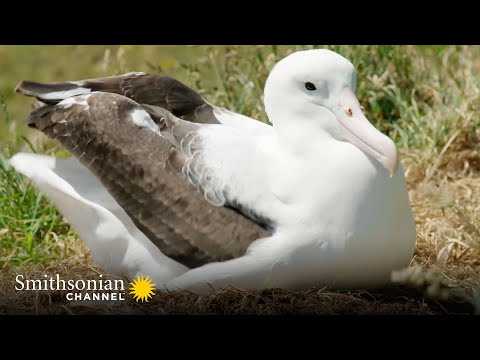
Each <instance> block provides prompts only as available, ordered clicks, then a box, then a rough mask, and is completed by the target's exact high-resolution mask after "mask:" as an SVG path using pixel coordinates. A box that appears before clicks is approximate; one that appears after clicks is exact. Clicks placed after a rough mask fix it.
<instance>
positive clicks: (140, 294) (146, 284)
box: [129, 275, 155, 302]
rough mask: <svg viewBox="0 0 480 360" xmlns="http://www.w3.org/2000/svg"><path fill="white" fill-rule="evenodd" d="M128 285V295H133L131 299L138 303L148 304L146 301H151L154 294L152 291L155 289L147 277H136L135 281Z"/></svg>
mask: <svg viewBox="0 0 480 360" xmlns="http://www.w3.org/2000/svg"><path fill="white" fill-rule="evenodd" d="M130 285H132V287H131V288H130V289H129V290H131V291H130V295H133V298H134V299H135V300H136V301H137V302H138V301H140V300H142V302H144V301H146V302H148V299H151V298H152V296H153V295H155V293H154V292H153V289H155V284H154V283H152V279H150V278H149V277H148V276H143V275H142V277H141V278H140V276H137V278H136V279H134V280H133V281H132V282H131V283H130Z"/></svg>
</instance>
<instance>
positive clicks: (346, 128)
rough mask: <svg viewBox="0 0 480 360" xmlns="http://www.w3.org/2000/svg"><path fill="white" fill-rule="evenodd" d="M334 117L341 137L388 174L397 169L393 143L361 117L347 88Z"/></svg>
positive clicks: (354, 97) (356, 103) (357, 105)
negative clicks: (375, 161)
mask: <svg viewBox="0 0 480 360" xmlns="http://www.w3.org/2000/svg"><path fill="white" fill-rule="evenodd" d="M335 116H336V117H337V120H338V121H339V122H340V124H341V125H342V130H343V136H344V137H345V139H346V140H348V141H349V142H350V143H352V144H353V145H355V146H356V147H358V148H359V149H360V150H362V151H363V152H365V153H366V154H368V155H370V156H371V157H373V158H374V159H376V160H377V161H378V162H379V163H380V164H382V165H383V167H384V168H385V169H387V171H388V172H389V173H390V177H392V176H393V175H395V173H396V172H397V168H398V152H397V147H396V146H395V143H394V142H393V141H392V140H391V139H390V138H389V137H388V136H386V135H384V134H382V133H381V132H380V131H378V130H377V129H376V128H375V127H374V126H373V125H372V124H371V123H370V121H368V119H367V118H366V117H365V115H363V111H362V107H361V106H360V104H359V102H358V100H357V97H356V96H355V94H354V93H353V91H352V90H351V89H349V88H345V89H343V90H342V92H341V94H340V106H339V107H338V108H337V109H336V110H335Z"/></svg>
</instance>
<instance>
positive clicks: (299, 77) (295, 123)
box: [264, 49, 398, 177]
mask: <svg viewBox="0 0 480 360" xmlns="http://www.w3.org/2000/svg"><path fill="white" fill-rule="evenodd" d="M355 86H356V73H355V68H354V66H353V65H352V63H351V62H350V61H348V60H347V59H345V58H344V57H343V56H341V55H339V54H337V53H335V52H333V51H330V50H325V49H319V50H306V51H299V52H295V53H293V54H291V55H289V56H287V57H285V58H284V59H282V60H281V61H279V62H278V63H277V64H276V65H275V67H274V68H273V69H272V71H271V72H270V75H269V77H268V79H267V82H266V84H265V94H264V95H265V96H264V101H265V110H266V112H267V114H268V116H269V119H270V121H271V122H272V123H273V126H274V128H275V129H276V130H277V131H283V132H285V133H286V134H287V136H291V137H292V138H295V136H293V135H294V134H293V133H294V132H299V131H304V134H303V135H305V134H306V132H307V131H308V132H309V133H310V134H311V133H312V132H313V133H316V134H318V133H321V134H323V135H326V136H331V137H332V138H334V139H337V140H339V141H348V142H350V143H352V144H353V145H355V146H356V147H357V148H359V149H360V150H361V151H363V152H364V153H366V154H367V155H370V156H371V157H373V158H374V159H376V160H377V161H378V162H379V163H380V164H382V166H383V167H384V168H385V169H387V171H388V172H389V173H390V177H392V176H393V175H394V174H395V173H396V171H397V168H398V152H397V148H396V146H395V144H394V142H393V141H392V140H391V139H390V138H389V137H387V136H386V135H384V134H382V133H381V132H380V131H378V130H377V129H376V128H375V127H374V126H373V125H372V124H371V123H370V122H369V121H368V119H367V118H366V117H365V115H364V114H363V108H362V106H361V105H360V104H359V102H358V100H357V98H356V96H355ZM300 122H301V123H300ZM302 128H303V129H304V130H301V129H302ZM312 130H313V131H312ZM299 135H300V136H298V141H302V134H299Z"/></svg>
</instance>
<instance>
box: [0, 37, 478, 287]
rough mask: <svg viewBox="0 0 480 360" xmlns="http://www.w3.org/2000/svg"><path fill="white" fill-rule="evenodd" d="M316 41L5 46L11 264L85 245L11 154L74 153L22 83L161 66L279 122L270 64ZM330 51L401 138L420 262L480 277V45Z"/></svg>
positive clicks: (2, 105) (5, 221)
mask: <svg viewBox="0 0 480 360" xmlns="http://www.w3.org/2000/svg"><path fill="white" fill-rule="evenodd" d="M316 47H318V46H271V45H268V46H131V45H125V46H0V68H2V69H4V71H3V72H2V75H1V76H0V268H1V267H2V266H5V265H6V264H10V265H15V266H23V265H24V264H26V263H37V264H44V265H47V264H53V263H55V262H59V261H63V260H68V259H69V258H71V257H72V256H75V254H76V252H78V251H80V250H79V249H78V248H76V244H78V242H79V240H78V239H77V237H76V235H75V232H74V231H73V230H71V229H70V227H69V226H68V224H67V223H66V222H65V221H64V219H63V217H62V216H61V215H60V214H59V213H58V212H57V211H56V209H55V208H54V207H53V206H52V205H51V204H50V203H49V201H48V200H47V199H45V198H44V197H43V196H42V195H39V194H38V192H37V191H36V190H35V189H34V188H33V187H32V186H31V185H30V184H29V183H28V182H27V181H25V179H23V178H22V177H21V176H20V175H18V174H16V173H15V172H14V171H13V170H12V169H11V168H10V167H9V166H8V165H7V163H6V159H7V158H8V157H10V156H11V155H12V154H14V153H15V152H17V151H37V152H39V153H45V154H56V155H62V156H64V155H65V154H66V153H65V151H63V150H62V149H61V148H60V147H59V145H58V144H57V143H56V142H53V141H50V140H48V139H46V138H45V137H44V136H43V135H41V134H39V133H38V132H36V131H32V130H30V129H28V128H27V127H26V126H24V125H23V124H22V119H23V118H24V117H25V116H26V115H27V113H28V112H29V110H30V109H31V106H32V104H33V101H32V100H31V99H29V98H26V97H24V96H21V95H18V94H14V93H13V89H14V87H15V85H16V84H17V83H18V82H19V81H20V80H23V79H29V80H35V81H50V82H55V81H64V80H77V79H84V78H93V77H99V76H109V75H112V74H115V73H116V74H120V73H124V72H128V71H145V72H155V73H162V74H165V75H169V76H172V77H175V78H177V79H179V80H180V81H182V82H184V83H186V84H187V85H189V86H191V87H192V88H194V89H196V90H199V92H200V93H201V94H202V95H203V96H204V97H205V98H207V99H208V100H209V101H210V102H212V103H214V104H216V105H220V106H224V107H226V108H229V109H231V110H233V111H236V112H240V113H243V114H245V115H248V116H251V117H254V118H256V119H259V120H261V121H268V119H267V117H266V115H265V113H264V109H263V103H262V101H261V99H262V93H263V86H264V83H265V80H266V78H267V76H268V73H269V72H270V70H271V68H272V67H273V65H274V64H275V63H276V62H277V61H278V60H280V59H281V58H283V57H284V56H285V55H287V54H288V53H290V52H293V51H297V50H303V49H309V48H316ZM328 48H330V49H332V50H335V51H337V52H338V53H340V54H342V55H344V56H346V57H347V58H348V59H350V60H351V61H352V62H353V63H354V65H355V66H356V68H357V94H358V98H359V100H360V102H361V103H362V105H363V106H364V107H365V109H366V113H367V115H368V118H369V119H370V120H371V121H372V122H373V123H374V124H375V125H376V126H378V127H379V128H380V129H381V130H382V131H384V132H386V133H388V134H389V136H390V137H391V138H392V139H393V140H394V141H395V142H396V144H397V145H398V147H399V150H400V153H401V159H402V163H403V166H404V168H405V170H406V173H407V182H408V186H409V191H410V200H411V201H412V205H413V208H414V212H415V216H416V222H417V233H418V239H417V253H418V254H417V255H416V257H415V258H414V260H413V262H412V265H421V266H424V267H429V268H439V269H441V271H442V272H444V273H445V274H449V276H451V277H452V278H454V279H456V280H458V282H459V283H462V284H468V286H469V287H474V286H476V285H477V284H478V277H475V276H474V275H475V274H478V273H479V269H480V256H479V252H478V249H479V239H478V234H480V231H479V228H480V227H479V224H480V217H479V213H478V211H477V209H478V208H480V189H479V186H478V185H477V184H480V181H479V179H478V177H479V171H480V155H479V152H480V148H479V146H478V144H479V143H480V127H479V123H480V116H479V114H480V90H479V89H480V76H479V74H480V60H479V59H480V47H475V46H443V45H442V46H440V45H433V46H385V45H383V46H328ZM461 244H466V245H465V246H463V245H461ZM82 251H83V250H82ZM445 254H446V255H445ZM459 268H460V270H461V271H460V270H459ZM462 271H463V272H462ZM453 272H455V275H452V274H453ZM458 274H460V275H458ZM462 274H463V275H462ZM465 286H467V285H465Z"/></svg>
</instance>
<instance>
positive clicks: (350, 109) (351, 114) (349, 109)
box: [345, 107, 353, 117]
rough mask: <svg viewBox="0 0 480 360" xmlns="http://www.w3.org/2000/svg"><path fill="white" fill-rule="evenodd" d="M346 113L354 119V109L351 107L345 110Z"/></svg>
mask: <svg viewBox="0 0 480 360" xmlns="http://www.w3.org/2000/svg"><path fill="white" fill-rule="evenodd" d="M345 113H346V114H347V115H348V116H350V117H352V116H353V111H352V108H351V107H347V108H345Z"/></svg>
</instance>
